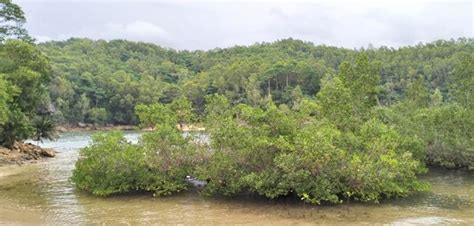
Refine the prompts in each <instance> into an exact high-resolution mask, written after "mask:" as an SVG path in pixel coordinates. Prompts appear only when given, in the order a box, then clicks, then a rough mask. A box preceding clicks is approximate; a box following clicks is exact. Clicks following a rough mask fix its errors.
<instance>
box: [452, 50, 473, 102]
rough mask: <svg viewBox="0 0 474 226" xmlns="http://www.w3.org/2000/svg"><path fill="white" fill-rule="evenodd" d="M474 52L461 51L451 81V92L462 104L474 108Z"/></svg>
mask: <svg viewBox="0 0 474 226" xmlns="http://www.w3.org/2000/svg"><path fill="white" fill-rule="evenodd" d="M473 87H474V54H472V53H471V54H468V53H461V54H460V55H459V61H458V62H457V63H456V67H455V69H454V74H453V78H452V79H451V82H450V94H451V95H452V97H453V99H454V100H455V101H456V102H458V103H459V104H461V105H462V106H464V107H466V108H470V109H474V101H473V100H474V88H473Z"/></svg>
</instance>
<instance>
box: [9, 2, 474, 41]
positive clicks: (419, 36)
mask: <svg viewBox="0 0 474 226" xmlns="http://www.w3.org/2000/svg"><path fill="white" fill-rule="evenodd" d="M13 2H14V3H16V4H18V5H20V6H21V7H22V9H23V11H24V12H25V14H26V17H27V23H26V28H27V29H28V31H29V33H30V35H32V36H34V37H35V38H36V39H37V40H38V41H39V42H44V41H50V40H66V39H68V38H71V37H87V38H91V39H94V40H96V39H105V40H112V39H127V40H132V41H143V42H151V43H155V44H158V45H161V46H164V47H170V48H175V49H181V50H182V49H187V50H196V49H202V50H207V49H212V48H216V47H219V48H225V47H230V46H234V45H250V44H253V43H256V42H272V41H275V40H279V39H284V38H290V37H291V38H294V39H301V40H304V41H310V42H313V43H314V44H316V45H319V44H324V45H331V46H338V47H345V48H361V47H367V46H368V45H369V44H372V45H373V46H375V47H380V46H390V47H400V46H406V45H415V44H418V43H420V42H430V41H434V40H438V39H451V38H459V37H474V0H465V1H456V0H451V1H448V0H445V1H434V0H433V1H430V0H424V1H423V0H410V1H408V0H407V1H404V0H398V1H363V0H358V1H357V0H353V1H348V0H341V1H338V0H333V1H299V0H293V1H281V0H280V1H276V0H275V1H265V0H256V1H255V0H254V1H250V0H233V1H227V0H221V1H209V0H208V1H192V0H174V1H163V0H157V1H151V0H148V1H144V0H138V1H137V0H135V1H131V0H128V1H127V0H95V1H94V0H13Z"/></svg>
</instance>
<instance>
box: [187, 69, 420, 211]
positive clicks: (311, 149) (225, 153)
mask: <svg viewBox="0 0 474 226" xmlns="http://www.w3.org/2000/svg"><path fill="white" fill-rule="evenodd" d="M351 73H357V72H351ZM344 86H345V85H344V84H343V83H342V81H341V80H340V79H339V77H336V78H333V79H331V80H330V81H328V82H327V83H326V82H325V83H323V87H322V91H321V93H320V94H321V95H318V103H313V104H311V103H312V102H314V101H311V100H304V101H302V103H301V104H300V105H301V106H302V109H305V108H306V109H312V110H302V111H291V110H288V109H287V108H285V107H281V106H280V107H276V106H275V105H274V104H273V103H272V102H270V103H269V104H267V105H266V106H265V107H264V108H263V109H261V108H254V107H251V106H248V105H242V104H241V105H237V106H235V107H233V108H231V109H228V110H226V111H225V112H221V113H220V114H219V116H218V117H217V116H216V117H211V118H209V120H212V121H210V122H209V123H208V126H209V127H210V128H209V131H210V136H211V147H212V150H213V153H212V155H211V157H210V158H209V160H208V162H207V163H206V164H204V165H202V166H198V168H197V170H196V172H197V174H198V176H199V177H200V178H201V179H207V180H208V181H209V183H208V185H207V186H206V188H205V190H204V191H203V193H204V194H207V195H214V194H222V195H227V196H232V195H238V194H242V193H249V192H251V193H253V192H255V193H258V194H260V195H262V196H265V197H268V198H277V197H281V196H288V195H295V196H297V197H299V198H301V199H302V200H305V201H307V202H311V203H314V204H319V203H321V202H331V203H340V202H342V200H345V199H346V198H351V199H355V200H360V201H364V202H378V201H379V200H380V199H382V198H389V197H405V196H407V195H409V194H411V193H412V192H415V191H424V190H426V189H427V188H428V187H427V185H426V184H424V183H420V182H419V181H418V180H417V176H416V175H417V174H419V173H423V172H425V169H424V167H423V164H422V162H421V161H419V160H418V159H417V158H414V157H413V156H414V155H415V154H416V155H419V153H420V152H421V150H420V148H421V146H420V145H419V143H418V142H417V141H418V140H414V141H411V140H407V139H406V137H405V136H404V135H401V134H399V133H398V132H397V131H396V130H395V129H392V128H390V127H389V126H387V125H386V124H384V123H382V122H381V121H379V120H376V119H372V116H371V115H372V113H370V112H371V111H372V109H373V108H374V106H372V107H368V105H367V104H364V103H360V102H353V101H350V100H351V98H354V97H352V96H351V95H350V94H349V93H350V89H349V88H346V87H344ZM373 86H376V85H375V83H374V85H373ZM373 86H371V87H373ZM338 92H339V93H338ZM336 93H337V95H336ZM344 93H348V94H347V95H340V94H344ZM372 94H373V93H371V92H367V95H366V96H369V95H372ZM334 98H336V99H334ZM359 98H363V97H359ZM209 99H211V101H209V104H210V105H208V106H207V107H206V108H207V109H222V108H220V107H216V106H213V105H212V104H216V105H217V106H219V105H222V104H221V103H225V101H224V100H222V97H219V96H214V97H212V98H211V97H209ZM212 100H213V101H212ZM216 100H220V101H216ZM341 103H344V104H341ZM373 104H375V103H373ZM319 105H321V107H319ZM325 108H332V110H331V109H329V111H326V110H328V109H325ZM344 108H347V109H346V110H344ZM356 108H368V109H366V110H365V111H364V112H367V113H366V114H367V115H361V114H358V115H353V114H351V113H350V112H352V111H353V109H356ZM224 109H225V108H224ZM344 111H347V112H348V113H347V114H343V115H336V116H334V114H338V113H339V112H344ZM210 112H212V110H211V111H210ZM229 112H230V113H229ZM313 117H316V118H317V119H319V120H312V119H311V118H313ZM345 117H348V118H349V119H350V118H352V117H360V118H358V119H357V121H358V122H360V124H359V125H357V126H354V124H353V121H352V120H349V121H346V122H345V123H341V122H340V121H339V120H342V119H344V118H345Z"/></svg>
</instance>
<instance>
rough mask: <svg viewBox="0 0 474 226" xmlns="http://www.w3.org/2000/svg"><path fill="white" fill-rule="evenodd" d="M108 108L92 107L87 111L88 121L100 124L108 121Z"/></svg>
mask: <svg viewBox="0 0 474 226" xmlns="http://www.w3.org/2000/svg"><path fill="white" fill-rule="evenodd" d="M107 118H108V117H107V110H106V109H105V108H91V109H90V110H89V112H88V113H87V120H86V121H87V122H90V123H95V124H99V125H105V124H106V123H107Z"/></svg>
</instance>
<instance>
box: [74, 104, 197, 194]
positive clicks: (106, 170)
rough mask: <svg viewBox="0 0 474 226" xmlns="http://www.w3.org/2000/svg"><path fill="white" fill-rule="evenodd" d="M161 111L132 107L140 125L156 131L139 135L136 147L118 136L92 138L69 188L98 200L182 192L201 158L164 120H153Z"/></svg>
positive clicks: (173, 126) (159, 118) (140, 106)
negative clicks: (139, 193) (130, 194)
mask: <svg viewBox="0 0 474 226" xmlns="http://www.w3.org/2000/svg"><path fill="white" fill-rule="evenodd" d="M165 109H167V108H166V107H164V106H163V105H159V104H155V105H151V106H144V105H139V106H137V114H139V117H140V120H143V121H142V123H144V125H149V124H152V125H153V127H155V128H156V130H155V131H153V132H150V133H146V134H143V135H142V137H141V138H140V141H139V143H138V144H131V143H129V142H127V141H126V139H125V138H124V136H123V134H122V133H121V132H111V133H108V134H104V133H99V134H96V135H94V137H93V142H92V144H91V146H90V147H86V148H83V149H81V151H80V155H81V156H80V159H79V160H78V161H77V162H76V168H75V169H74V172H73V176H72V178H71V179H72V181H73V182H74V184H75V185H76V186H77V187H78V188H80V189H82V190H85V191H88V192H91V193H92V194H94V195H99V196H108V195H112V194H117V193H125V192H131V191H147V192H153V194H154V195H155V196H163V195H171V194H173V193H176V192H179V191H182V190H185V189H187V187H188V184H187V183H186V182H185V178H186V176H187V175H191V173H192V172H193V170H194V168H195V166H196V164H199V163H200V162H201V161H202V160H199V159H200V158H201V157H202V156H203V155H202V153H201V151H200V148H199V147H194V146H193V145H191V143H190V138H184V137H183V135H182V134H181V132H180V131H179V130H178V129H177V128H176V127H175V124H170V122H169V121H166V120H168V119H169V118H167V117H168V116H167V117H165V118H161V117H157V116H159V115H160V113H163V110H165ZM163 119H164V120H163ZM148 123H149V124H148Z"/></svg>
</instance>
